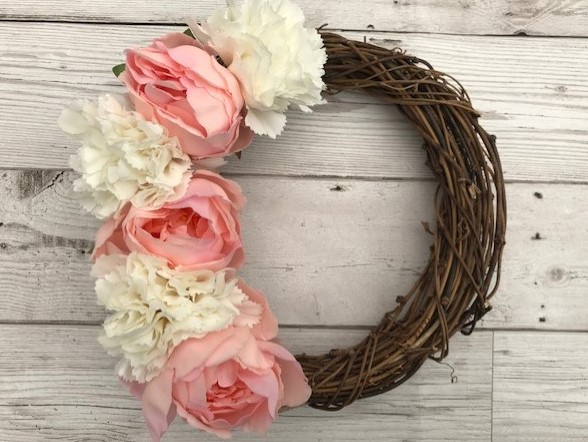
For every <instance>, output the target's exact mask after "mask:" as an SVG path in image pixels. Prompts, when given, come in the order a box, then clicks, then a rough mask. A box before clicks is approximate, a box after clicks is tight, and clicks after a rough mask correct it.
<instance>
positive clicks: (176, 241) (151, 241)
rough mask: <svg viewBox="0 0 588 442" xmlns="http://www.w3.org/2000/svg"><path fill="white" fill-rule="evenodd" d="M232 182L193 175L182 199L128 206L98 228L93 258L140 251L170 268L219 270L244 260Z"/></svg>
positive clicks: (239, 203) (240, 200)
mask: <svg viewBox="0 0 588 442" xmlns="http://www.w3.org/2000/svg"><path fill="white" fill-rule="evenodd" d="M244 205H245V197H244V196H243V194H242V193H241V188H240V187H239V185H238V184H237V183H235V182H234V181H230V180H226V179H224V178H223V177H221V176H220V175H218V174H216V173H214V172H209V171H205V170H199V171H196V172H195V173H194V175H193V176H192V178H191V180H190V183H189V184H188V189H187V190H186V193H185V194H184V196H183V197H182V198H180V199H178V200H175V201H173V202H170V203H167V204H165V205H164V206H163V207H161V208H160V209H157V210H145V209H139V208H137V207H135V206H133V205H131V204H127V205H126V206H124V207H123V208H122V209H121V210H119V211H118V212H117V213H116V214H115V215H114V216H113V217H112V218H110V219H109V220H108V221H107V222H106V223H104V224H103V225H102V227H100V229H99V230H98V232H97V234H96V247H95V250H94V254H93V258H94V259H96V258H98V257H100V256H102V255H104V254H112V253H122V254H128V253H129V252H139V253H145V254H149V255H154V256H158V257H162V258H165V259H167V261H168V262H169V265H170V267H178V266H179V267H180V269H182V268H183V269H186V270H199V269H206V270H212V271H219V270H222V269H224V268H227V267H231V268H236V269H237V268H240V267H241V266H242V265H243V262H244V253H243V244H242V241H241V222H240V218H239V210H240V209H242V208H243V206H244Z"/></svg>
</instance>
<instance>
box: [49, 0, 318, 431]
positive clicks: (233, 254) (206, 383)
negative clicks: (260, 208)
mask: <svg viewBox="0 0 588 442" xmlns="http://www.w3.org/2000/svg"><path fill="white" fill-rule="evenodd" d="M325 61H326V55H325V51H324V49H323V47H322V42H321V39H320V36H319V35H318V33H317V31H316V30H314V29H307V28H305V27H304V17H303V15H302V12H301V11H300V9H299V8H298V7H296V6H295V5H293V4H292V3H290V1H289V0H245V1H244V3H243V5H242V6H240V7H237V6H236V5H235V4H234V3H233V2H232V1H231V2H229V5H228V7H227V8H225V9H222V10H220V11H218V12H217V13H216V14H214V15H213V16H212V17H211V18H210V19H209V20H208V21H206V22H205V23H203V24H201V25H200V24H197V23H191V32H186V33H184V34H181V33H172V34H168V35H165V36H162V37H160V38H158V39H156V40H155V41H154V42H153V43H152V44H151V45H150V46H148V47H143V48H136V49H129V50H128V51H127V53H126V63H125V64H124V66H118V67H117V68H116V69H115V71H116V73H119V74H120V77H119V78H120V80H121V81H122V83H123V84H124V85H125V86H126V89H127V95H126V96H121V97H119V96H114V95H103V96H101V97H99V98H98V99H97V100H96V101H88V100H85V101H79V102H76V103H73V104H71V105H70V106H68V107H67V108H66V109H65V110H64V111H63V112H62V115H61V117H60V118H59V125H60V127H61V128H62V129H63V130H64V131H65V132H66V133H68V134H70V135H71V136H73V137H74V138H76V139H78V140H79V141H80V142H81V147H80V148H79V149H78V151H77V153H76V154H75V155H74V156H73V157H72V159H71V165H72V167H73V168H74V170H75V171H77V172H78V173H79V178H78V179H77V180H76V181H75V182H74V190H75V191H76V192H77V193H78V195H79V198H80V201H81V204H82V206H83V207H84V208H85V209H86V210H88V211H89V212H91V213H92V214H94V215H95V216H96V217H98V218H100V219H104V220H105V221H104V224H103V225H102V227H101V228H100V229H99V231H98V232H97V235H96V246H95V249H94V253H93V255H92V258H93V259H94V261H95V263H94V267H93V271H92V272H93V275H94V276H95V277H96V278H97V280H96V294H97V297H98V302H99V304H101V305H103V306H104V307H105V308H106V310H107V311H108V317H107V318H106V320H105V322H104V325H103V331H102V333H101V335H100V337H99V341H100V343H101V344H102V345H103V346H104V348H105V349H106V350H107V352H108V353H109V354H111V355H113V356H116V357H118V358H119V362H118V364H117V367H116V371H117V373H118V376H119V377H120V379H121V381H122V382H123V383H124V384H125V385H127V386H128V388H129V389H130V391H131V392H132V393H133V394H135V395H136V396H137V397H138V398H139V399H140V400H141V402H142V405H143V412H144V416H145V419H146V422H147V425H148V427H149V430H150V433H151V435H152V439H153V440H154V441H159V440H160V438H161V437H162V435H163V433H164V432H165V430H166V429H167V427H168V426H169V424H170V423H171V421H172V420H173V418H174V417H175V416H176V415H179V416H180V417H182V418H183V419H185V420H186V421H187V422H188V423H189V424H191V425H192V426H194V427H196V428H198V429H202V430H205V431H208V432H210V433H213V434H216V435H218V436H220V437H229V436H230V432H231V429H233V428H235V427H243V428H244V429H245V430H247V431H258V432H262V433H264V432H265V431H267V429H268V426H269V424H270V423H271V422H272V421H273V420H274V419H275V418H276V417H277V414H278V412H279V410H280V409H281V408H282V407H295V406H299V405H302V404H304V403H305V402H306V401H307V400H308V398H309V396H310V393H311V392H310V387H309V386H308V383H307V380H306V378H305V376H304V373H303V372H302V368H301V367H300V364H299V363H298V362H297V361H296V359H295V358H294V357H293V356H292V355H291V354H290V353H289V352H288V351H287V350H286V349H285V348H283V347H282V346H280V345H279V344H277V343H276V342H275V339H276V337H277V333H278V326H277V321H276V318H275V317H274V315H273V314H272V312H271V310H270V308H269V305H268V302H267V300H266V298H265V297H264V296H263V295H262V294H261V293H260V292H259V291H257V290H255V289H253V288H251V287H249V286H248V285H247V284H246V283H245V282H244V281H243V280H242V279H240V278H239V277H238V275H237V271H238V270H239V269H240V268H241V267H242V265H243V264H244V260H245V254H244V252H243V242H242V239H241V221H240V212H241V210H242V209H243V207H244V205H245V198H244V196H243V194H242V191H241V188H240V187H239V185H238V184H237V183H235V182H233V181H231V180H227V179H225V178H223V177H222V176H221V175H219V174H218V172H217V171H215V169H216V168H218V167H219V166H220V165H222V163H223V162H224V158H225V157H227V156H228V155H231V154H234V153H238V152H240V151H241V150H243V149H244V148H245V147H247V146H248V145H249V144H250V143H251V141H252V138H253V134H254V133H258V134H266V135H269V136H270V137H275V136H276V135H278V134H279V133H280V132H281V131H282V129H283V127H284V124H285V122H286V118H285V116H284V112H285V111H286V110H287V109H288V107H289V106H290V105H295V106H297V107H298V108H299V109H302V110H303V111H307V112H308V111H310V108H309V106H312V105H315V104H318V103H320V102H321V91H322V90H323V88H324V84H323V82H322V75H323V73H324V71H323V65H324V63H325Z"/></svg>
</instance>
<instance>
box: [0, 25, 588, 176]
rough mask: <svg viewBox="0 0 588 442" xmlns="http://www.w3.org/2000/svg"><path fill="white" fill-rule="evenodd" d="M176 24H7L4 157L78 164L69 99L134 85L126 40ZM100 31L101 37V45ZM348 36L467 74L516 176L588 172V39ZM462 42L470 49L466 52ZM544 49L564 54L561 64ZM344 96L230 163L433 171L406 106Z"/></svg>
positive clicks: (0, 60)
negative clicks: (119, 71)
mask: <svg viewBox="0 0 588 442" xmlns="http://www.w3.org/2000/svg"><path fill="white" fill-rule="evenodd" d="M172 29H176V30H177V29H182V28H177V27H176V28H174V27H161V26H148V27H145V26H126V25H125V26H112V25H71V24H69V25H68V24H47V23H43V24H39V23H3V24H1V25H0V139H1V140H2V141H0V167H3V168H53V169H62V168H67V167H68V166H67V159H68V157H69V155H70V154H71V153H72V152H73V150H74V148H75V147H76V146H75V143H74V142H73V141H70V140H69V139H68V138H67V137H66V136H65V135H64V134H61V133H60V132H59V130H58V129H57V128H56V123H55V122H56V119H57V117H58V115H59V112H60V110H61V108H62V107H63V105H64V104H65V103H66V102H68V101H69V100H71V99H74V98H81V97H88V98H89V97H94V96H96V95H97V94H99V93H101V92H115V91H118V92H124V89H123V87H122V86H121V85H119V84H118V82H117V80H116V79H115V78H114V76H113V75H112V73H111V72H110V68H111V67H112V66H113V65H114V64H116V63H118V61H120V60H121V58H122V52H123V49H124V48H125V47H129V46H134V45H138V44H145V43H146V42H148V41H149V40H150V39H151V38H153V37H155V36H157V35H160V34H162V33H164V32H167V31H169V30H172ZM39 35H43V38H42V39H39V38H38V36H39ZM92 35H99V40H100V44H99V45H96V43H95V39H93V38H89V36H92ZM346 35H347V36H350V37H352V38H356V39H363V38H364V36H365V37H367V38H369V39H370V40H371V41H373V42H374V43H375V44H378V45H382V46H401V47H403V48H406V49H407V50H408V51H409V52H410V53H414V54H416V55H418V56H420V57H422V58H424V59H426V60H428V61H430V62H431V63H433V65H434V66H436V67H437V69H439V70H443V71H446V72H448V73H451V74H454V75H455V76H456V77H457V78H458V79H460V81H462V82H463V84H464V86H465V87H466V89H467V90H468V91H469V92H470V94H471V95H472V97H473V101H474V105H475V106H476V107H477V108H478V109H480V111H481V112H482V115H483V117H482V123H483V125H484V126H485V127H486V128H487V130H488V131H489V132H491V133H494V134H495V135H497V137H498V145H499V149H500V153H501V158H502V161H503V165H504V171H505V177H506V179H507V180H510V181H560V182H587V181H588V178H587V177H588V149H586V146H587V145H588V130H587V129H586V124H585V122H586V120H587V117H588V108H587V107H586V99H587V98H588V86H587V85H586V83H585V82H584V81H583V80H582V79H583V75H584V72H586V71H588V51H587V50H586V49H587V47H588V41H587V40H586V39H548V38H525V39H512V38H505V37H460V36H435V37H433V36H430V35H419V34H381V33H380V34H378V33H369V34H362V33H347V34H346ZM456 47H457V48H460V51H459V52H460V53H463V54H467V57H466V56H464V57H456V52H455V50H456ZM545 54H551V56H552V57H557V60H558V66H557V69H554V68H553V66H552V65H551V64H550V63H549V62H548V61H547V60H548V58H547V57H546V55H545ZM25 67H26V69H25ZM23 91H26V94H23ZM333 100H335V101H334V102H331V103H329V104H327V105H325V106H322V107H318V108H317V109H316V111H315V113H313V114H311V115H305V114H302V113H297V112H291V113H290V114H289V123H288V125H287V129H286V131H285V133H284V135H283V136H282V137H280V138H279V139H278V140H277V141H272V140H269V139H267V138H264V137H258V138H257V139H256V141H255V142H254V144H253V145H252V146H251V147H250V148H249V149H248V150H246V151H245V152H244V159H243V160H242V161H237V160H236V159H233V160H231V162H230V164H229V166H228V168H227V172H232V173H243V174H263V175H267V174H269V175H297V176H309V175H310V176H355V177H370V178H378V177H380V178H411V179H412V178H429V177H430V176H431V174H430V172H429V171H428V170H427V169H426V168H425V166H424V160H425V158H424V153H423V152H422V149H421V148H420V146H421V144H422V140H421V139H420V138H419V136H418V135H417V134H416V132H415V131H414V130H413V129H412V128H411V127H410V124H409V123H408V122H407V121H405V120H404V118H403V117H402V116H401V115H400V114H399V112H398V111H397V110H396V109H395V108H393V107H391V106H387V105H384V104H381V103H377V102H375V101H374V100H370V99H366V98H364V97H361V96H356V95H351V96H349V95H347V96H344V95H342V96H339V97H335V98H333ZM14 146H26V148H25V149H23V148H19V149H16V148H15V147H14Z"/></svg>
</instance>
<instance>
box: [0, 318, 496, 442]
mask: <svg viewBox="0 0 588 442" xmlns="http://www.w3.org/2000/svg"><path fill="white" fill-rule="evenodd" d="M97 333H98V328H97V327H79V326H69V327H64V326H25V325H19V326H16V325H13V326H6V325H4V326H0V348H1V349H3V351H2V352H0V417H1V418H0V440H6V441H11V442H33V441H47V440H54V439H55V440H57V439H58V440H62V441H71V442H74V441H75V442H79V441H90V440H91V441H108V442H110V441H117V442H122V441H125V442H126V441H145V440H147V438H148V436H147V432H146V430H145V428H144V423H143V419H142V417H141V412H140V410H139V404H138V403H137V402H136V401H135V400H134V399H132V398H131V397H130V395H129V394H128V393H126V391H124V390H123V389H122V387H120V386H119V385H118V383H117V381H116V379H115V376H114V373H113V368H112V367H113V360H112V359H110V358H108V357H107V356H105V354H104V352H103V350H102V349H101V348H100V346H99V345H98V343H97V342H96V336H97ZM365 333H366V332H365V331H361V330H360V331H356V330H328V329H326V330H325V329H323V330H297V329H284V330H282V331H281V337H282V339H283V341H284V343H285V345H286V346H287V347H288V348H289V349H291V350H292V351H293V352H299V351H306V352H324V351H327V350H328V349H330V348H331V347H332V346H333V345H337V346H344V345H350V344H353V343H355V342H357V341H358V340H360V339H361V338H362V337H363V336H364V334H365ZM15 342H18V345H16V346H15ZM452 343H453V345H452V351H451V354H450V356H449V357H448V358H447V360H446V361H447V362H448V363H449V364H451V366H452V367H453V368H454V369H455V375H456V376H457V377H458V381H457V382H456V383H451V368H449V367H448V366H446V365H440V364H437V363H434V362H427V363H426V364H425V365H424V366H423V368H422V369H421V370H420V371H419V372H418V373H417V374H416V375H415V376H414V377H413V378H412V379H411V380H410V381H409V382H407V383H406V384H404V385H402V386H401V387H399V388H397V389H396V390H394V391H392V392H389V393H387V394H384V395H380V396H377V397H375V398H371V399H366V400H363V401H359V402H357V403H355V404H354V405H352V406H350V407H349V408H347V409H345V410H343V411H341V412H338V413H325V412H321V411H317V410H313V409H310V408H308V407H302V408H298V409H295V410H290V411H288V412H287V413H284V414H283V415H282V416H280V418H279V419H278V421H277V422H276V423H275V424H274V425H273V426H272V428H271V429H270V432H269V437H268V439H267V440H268V441H271V440H276V441H277V440H279V441H288V442H290V441H291V442H295V441H296V442H298V441H301V440H305V441H317V442H318V441H323V440H337V441H351V440H370V441H382V442H383V441H386V442H389V441H398V442H400V441H406V440H411V441H427V442H430V441H452V442H453V441H464V442H465V441H468V442H469V441H472V440H475V441H490V412H491V410H490V408H491V406H490V404H491V379H492V376H491V373H492V334H491V333H488V332H480V333H475V334H474V335H472V336H470V337H467V338H465V337H457V338H456V339H454V340H453V341H452ZM15 351H16V352H17V353H16V355H15V353H14V352H15ZM237 437H238V439H239V440H248V441H256V440H259V436H257V435H246V434H238V435H237ZM164 440H165V441H166V442H167V441H169V442H172V441H193V440H202V441H213V440H216V439H214V438H212V437H210V436H206V435H205V434H203V433H196V432H195V431H194V430H192V429H191V428H190V427H188V425H186V424H184V423H183V422H181V421H179V420H178V421H177V422H175V423H174V424H173V425H172V428H171V430H170V431H169V432H168V434H167V435H166V437H165V438H164Z"/></svg>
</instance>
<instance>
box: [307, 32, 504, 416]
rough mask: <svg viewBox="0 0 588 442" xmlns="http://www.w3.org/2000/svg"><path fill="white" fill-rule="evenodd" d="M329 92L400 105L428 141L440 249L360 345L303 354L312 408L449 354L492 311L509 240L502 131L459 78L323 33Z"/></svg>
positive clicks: (389, 385) (377, 389)
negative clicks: (485, 118) (484, 120)
mask: <svg viewBox="0 0 588 442" xmlns="http://www.w3.org/2000/svg"><path fill="white" fill-rule="evenodd" d="M319 31H320V34H321V36H322V39H323V41H324V45H325V48H326V51H327V56H328V60H327V63H326V65H325V76H324V77H323V79H324V81H325V83H326V85H327V88H328V91H329V92H330V93H337V92H341V91H358V92H363V93H365V94H368V95H372V96H375V97H377V98H379V99H381V100H383V101H385V102H387V103H390V104H395V105H396V106H398V108H399V109H400V111H401V112H402V113H403V114H404V115H406V116H407V117H408V118H409V119H410V121H412V122H413V124H414V127H415V128H416V129H417V130H418V131H419V133H420V134H421V135H422V137H423V138H424V148H425V150H426V152H427V164H428V166H429V167H430V168H431V170H432V171H433V173H434V174H435V176H436V177H437V181H438V184H439V185H438V188H437V192H436V195H435V200H434V213H435V217H436V221H437V226H436V230H435V231H431V229H430V228H429V226H428V225H425V229H426V230H427V231H428V232H429V233H430V234H431V235H432V237H433V244H432V246H431V256H430V258H429V261H428V263H427V265H426V267H425V269H424V271H423V273H422V274H421V276H420V277H419V279H418V280H417V281H416V283H415V284H414V286H413V287H412V289H411V290H410V291H409V292H408V293H407V294H406V295H404V296H399V297H397V298H396V302H397V303H398V305H397V306H396V308H394V309H393V310H392V311H389V312H388V313H386V314H385V315H384V317H383V318H382V320H381V322H380V323H379V324H378V325H377V326H376V327H375V328H373V329H372V331H371V332H370V334H369V335H368V336H367V337H366V338H365V339H364V340H363V341H362V342H361V343H360V344H358V345H356V346H354V347H351V348H348V349H343V350H332V351H330V352H329V353H327V354H324V355H320V356H308V355H306V354H302V355H298V356H297V357H296V358H297V359H298V361H299V362H300V364H301V365H302V367H303V370H304V372H305V374H306V376H307V377H308V379H309V382H310V385H311V387H312V396H311V398H310V400H309V405H311V406H312V407H315V408H319V409H324V410H332V411H335V410H340V409H341V408H343V407H345V406H347V405H349V404H351V403H352V402H354V401H355V400H356V399H360V398H366V397H370V396H375V395H378V394H381V393H384V392H386V391H389V390H391V389H393V388H395V387H397V386H399V385H401V384H402V383H403V382H404V381H406V380H407V379H409V378H410V377H411V376H412V375H413V374H414V373H415V372H416V371H417V370H418V369H419V367H420V366H421V365H422V364H423V363H424V362H425V361H426V360H427V359H428V358H432V359H434V360H436V361H441V360H442V359H443V358H445V357H446V356H447V354H448V351H449V338H450V337H451V336H452V335H453V334H455V333H456V332H457V331H458V330H461V331H462V333H464V334H470V333H471V332H472V331H473V329H474V326H475V325H476V323H477V321H479V320H480V319H481V318H482V317H483V316H484V315H485V314H486V313H487V312H488V311H489V310H490V308H491V307H490V305H489V303H488V301H489V299H490V298H491V297H492V296H493V295H494V293H495V291H496V289H497V286H498V283H499V279H500V267H501V258H502V250H503V246H504V244H505V231H506V199H505V189H504V179H503V175H502V168H501V164H500V159H499V156H498V152H497V149H496V138H495V137H494V136H493V135H489V134H488V133H487V132H486V131H485V130H484V129H483V128H482V127H481V126H480V124H479V122H478V118H479V117H480V115H479V114H478V113H477V112H476V111H475V110H474V109H473V107H472V104H471V102H470V98H469V96H468V94H467V92H466V91H465V90H464V88H463V87H462V86H461V85H460V84H459V82H458V81H456V80H455V79H454V78H453V77H451V76H449V75H447V74H444V73H441V72H439V71H436V70H435V69H433V67H432V66H431V65H430V64H429V63H427V62H426V61H424V60H421V59H419V58H416V57H413V56H409V55H406V54H405V53H404V52H403V51H401V50H400V49H392V50H389V49H385V48H382V47H378V46H374V45H372V44H369V43H366V42H358V41H352V40H348V39H346V38H344V37H342V36H340V35H337V34H333V33H329V32H325V31H323V30H319Z"/></svg>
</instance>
